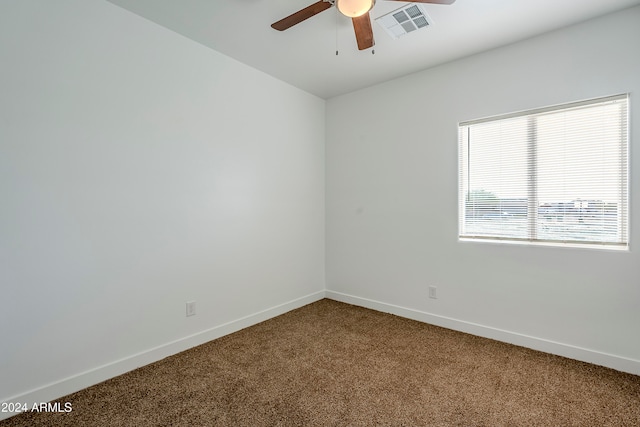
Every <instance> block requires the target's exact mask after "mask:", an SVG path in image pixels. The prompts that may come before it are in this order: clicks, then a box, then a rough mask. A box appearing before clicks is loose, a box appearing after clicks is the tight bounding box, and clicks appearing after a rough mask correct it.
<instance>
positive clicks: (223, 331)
mask: <svg viewBox="0 0 640 427" xmlns="http://www.w3.org/2000/svg"><path fill="white" fill-rule="evenodd" d="M324 297H325V292H324V291H319V292H315V293H312V294H309V295H306V296H304V297H301V298H296V299H294V300H291V301H288V302H285V303H283V304H279V305H277V306H274V307H271V308H268V309H266V310H262V311H259V312H257V313H253V314H251V315H248V316H245V317H241V318H239V319H236V320H233V321H231V322H228V323H224V324H222V325H218V326H215V327H213V328H211V329H207V330H205V331H202V332H198V333H197V334H193V335H190V336H187V337H184V338H181V339H179V340H176V341H173V342H170V343H167V344H163V345H161V346H158V347H155V348H152V349H149V350H146V351H144V352H141V353H138V354H134V355H132V356H129V357H126V358H124V359H120V360H117V361H115V362H112V363H109V364H106V365H103V366H100V367H97V368H94V369H91V370H89V371H86V372H81V373H79V374H77V375H74V376H72V377H69V378H65V379H63V380H61V381H57V382H55V383H51V384H47V385H44V386H42V387H39V388H37V389H35V390H31V391H28V392H26V393H22V394H20V395H17V396H13V397H10V398H8V399H4V400H3V402H12V403H21V404H22V403H26V404H27V407H29V408H31V407H33V405H34V404H39V403H41V402H50V401H52V400H55V399H59V398H61V397H63V396H66V395H68V394H71V393H75V392H76V391H79V390H82V389H84V388H87V387H90V386H92V385H95V384H98V383H101V382H103V381H106V380H108V379H110V378H113V377H116V376H118V375H122V374H124V373H126V372H129V371H132V370H134V369H137V368H139V367H141V366H145V365H148V364H150V363H153V362H157V361H158V360H161V359H164V358H165V357H168V356H171V355H174V354H177V353H180V352H181V351H185V350H188V349H190V348H192V347H195V346H198V345H200V344H204V343H206V342H208V341H211V340H214V339H217V338H220V337H222V336H225V335H228V334H231V333H233V332H237V331H239V330H241V329H244V328H247V327H249V326H252V325H255V324H258V323H260V322H263V321H265V320H268V319H271V318H273V317H276V316H279V315H281V314H284V313H286V312H288V311H291V310H295V309H296V308H300V307H303V306H305V305H307V304H311V303H313V302H316V301H319V300H321V299H323V298H324ZM13 415H16V413H11V412H0V420H3V419H6V418H9V417H11V416H13Z"/></svg>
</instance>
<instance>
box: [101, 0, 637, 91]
mask: <svg viewBox="0 0 640 427" xmlns="http://www.w3.org/2000/svg"><path fill="white" fill-rule="evenodd" d="M108 1H110V2H111V3H114V4H116V5H119V6H121V7H123V8H125V9H128V10H130V11H131V12H133V13H136V14H138V15H140V16H142V17H144V18H147V19H149V20H150V21H153V22H156V23H158V24H160V25H162V26H164V27H166V28H169V29H171V30H173V31H175V32H177V33H179V34H182V35H184V36H186V37H188V38H190V39H192V40H195V41H196V42H198V43H201V44H203V45H205V46H209V47H211V48H212V49H215V50H216V51H218V52H221V53H223V54H225V55H228V56H230V57H232V58H235V59H236V60H238V61H240V62H243V63H245V64H247V65H249V66H252V67H254V68H257V69H259V70H261V71H263V72H265V73H267V74H270V75H272V76H274V77H276V78H278V79H280V80H283V81H285V82H288V83H290V84H291V85H293V86H296V87H298V88H300V89H303V90H305V91H307V92H310V93H312V94H314V95H317V96H319V97H321V98H325V99H328V98H331V97H334V96H337V95H341V94H344V93H348V92H352V91H354V90H357V89H361V88H364V87H367V86H371V85H374V84H377V83H380V82H383V81H386V80H390V79H393V78H396V77H399V76H403V75H406V74H410V73H413V72H416V71H420V70H423V69H426V68H429V67H433V66H435V65H438V64H442V63H444V62H448V61H451V60H454V59H457V58H461V57H464V56H468V55H472V54H474V53H477V52H481V51H485V50H488V49H492V48H495V47H498V46H503V45H506V44H510V43H513V42H516V41H518V40H522V39H526V38H529V37H532V36H534V35H537V34H541V33H544V32H547V31H550V30H554V29H557V28H560V27H563V26H566V25H570V24H574V23H578V22H581V21H585V20H588V19H590V18H594V17H596V16H599V15H603V14H606V13H610V12H613V11H617V10H621V9H625V8H628V7H631V6H634V5H638V4H640V0H457V1H456V2H455V3H454V4H452V5H437V4H433V5H431V4H425V5H424V9H425V10H426V12H427V16H428V17H429V18H430V21H431V25H430V26H428V27H427V28H425V29H423V30H420V31H416V32H412V33H409V34H407V35H406V36H403V37H400V38H399V39H393V38H391V37H390V36H388V35H387V33H386V32H385V31H384V29H382V27H380V26H379V25H378V24H377V23H376V22H374V23H373V31H374V38H375V42H376V45H375V47H374V49H373V51H374V52H375V53H372V49H368V50H364V51H359V50H358V49H357V46H356V41H355V36H354V33H353V27H352V24H351V20H350V19H349V18H346V17H344V16H342V15H340V14H339V13H336V8H335V7H333V8H331V9H328V10H326V11H324V12H322V13H320V14H318V15H316V16H314V17H312V18H310V19H308V20H306V21H304V22H302V23H300V24H298V25H296V26H294V27H292V28H289V29H288V30H286V31H282V32H280V31H276V30H274V29H272V28H271V27H270V25H271V24H272V23H273V22H276V21H278V20H280V19H281V18H284V17H285V16H288V15H290V14H292V13H294V12H296V11H298V10H300V9H302V8H304V7H306V6H308V5H310V4H312V3H314V2H316V1H317V0H180V1H176V0H108ZM405 5H406V3H403V2H398V1H385V0H378V1H377V3H376V5H375V7H374V8H373V9H372V11H371V18H372V19H375V18H377V17H379V16H381V15H384V14H386V13H389V12H391V11H393V10H395V9H397V8H399V7H402V6H405ZM336 48H337V50H338V51H339V54H338V55H336Z"/></svg>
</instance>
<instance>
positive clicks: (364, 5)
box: [271, 0, 456, 50]
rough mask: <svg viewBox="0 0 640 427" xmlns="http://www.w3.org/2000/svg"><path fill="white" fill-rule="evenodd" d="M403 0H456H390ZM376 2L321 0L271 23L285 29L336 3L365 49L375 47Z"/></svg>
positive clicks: (430, 0) (450, 0) (410, 0)
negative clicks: (372, 13) (373, 18)
mask: <svg viewBox="0 0 640 427" xmlns="http://www.w3.org/2000/svg"><path fill="white" fill-rule="evenodd" d="M389 1H403V2H405V3H432V4H452V3H453V2H455V1H456V0H389ZM374 4H376V0H320V1H317V2H315V3H313V4H312V5H310V6H307V7H305V8H304V9H300V10H299V11H297V12H295V13H293V14H291V15H289V16H287V17H286V18H283V19H281V20H279V21H278V22H274V23H273V24H271V28H273V29H275V30H278V31H284V30H286V29H287V28H291V27H293V26H294V25H296V24H299V23H300V22H302V21H304V20H305V19H309V18H311V17H312V16H314V15H317V14H318V13H320V12H323V11H325V10H327V9H329V8H330V7H331V6H333V5H335V6H336V7H337V8H338V10H339V11H340V13H342V14H343V15H344V16H346V17H348V18H351V20H352V22H353V29H354V31H355V33H356V41H357V42H358V49H359V50H364V49H368V48H370V47H373V45H374V44H375V42H374V41H373V28H372V27H371V18H370V17H369V11H370V10H371V8H372V7H373V5H374Z"/></svg>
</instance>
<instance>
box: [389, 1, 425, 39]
mask: <svg viewBox="0 0 640 427" xmlns="http://www.w3.org/2000/svg"><path fill="white" fill-rule="evenodd" d="M376 22H377V23H378V24H380V26H381V27H382V28H384V29H385V31H386V32H387V33H388V34H389V35H390V36H391V37H393V38H394V39H397V38H400V37H402V36H404V35H405V34H408V33H411V32H413V31H416V30H419V29H422V28H427V27H428V26H429V25H431V18H429V17H428V16H427V14H426V12H425V11H424V9H423V8H422V6H421V5H419V4H416V3H413V4H409V5H407V6H404V7H401V8H400V9H396V10H394V11H393V12H389V13H387V14H386V15H382V16H381V17H379V18H376Z"/></svg>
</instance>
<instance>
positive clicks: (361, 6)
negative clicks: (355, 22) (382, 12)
mask: <svg viewBox="0 0 640 427" xmlns="http://www.w3.org/2000/svg"><path fill="white" fill-rule="evenodd" d="M374 4H376V0H336V7H337V8H338V10H339V11H340V13H342V14H343V15H344V16H346V17H349V18H357V17H358V16H362V15H364V14H365V13H367V12H369V11H370V10H371V8H372V7H373V5H374Z"/></svg>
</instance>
